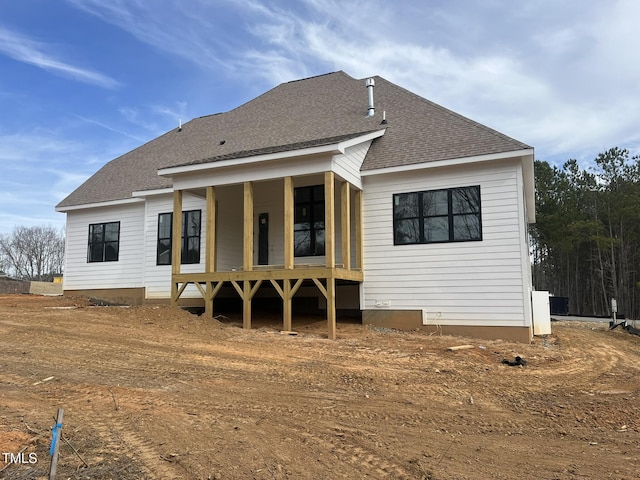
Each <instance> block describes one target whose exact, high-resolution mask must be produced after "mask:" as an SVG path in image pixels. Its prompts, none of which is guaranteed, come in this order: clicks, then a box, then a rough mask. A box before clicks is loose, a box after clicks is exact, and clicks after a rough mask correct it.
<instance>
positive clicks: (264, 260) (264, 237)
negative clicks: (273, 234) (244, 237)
mask: <svg viewBox="0 0 640 480" xmlns="http://www.w3.org/2000/svg"><path fill="white" fill-rule="evenodd" d="M258 265H269V214H268V213H261V214H260V215H259V216H258Z"/></svg>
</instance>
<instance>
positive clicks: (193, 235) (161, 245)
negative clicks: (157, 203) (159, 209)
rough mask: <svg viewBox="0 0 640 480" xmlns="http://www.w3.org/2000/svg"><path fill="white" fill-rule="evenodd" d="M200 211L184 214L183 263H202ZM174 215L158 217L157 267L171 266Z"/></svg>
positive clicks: (166, 214)
mask: <svg viewBox="0 0 640 480" xmlns="http://www.w3.org/2000/svg"><path fill="white" fill-rule="evenodd" d="M200 217H201V211H200V210H189V211H186V212H182V237H181V239H182V242H181V243H182V253H181V263H183V264H186V263H200ZM172 229H173V213H161V214H159V215H158V249H157V253H156V255H157V258H156V264H157V265H171V238H172Z"/></svg>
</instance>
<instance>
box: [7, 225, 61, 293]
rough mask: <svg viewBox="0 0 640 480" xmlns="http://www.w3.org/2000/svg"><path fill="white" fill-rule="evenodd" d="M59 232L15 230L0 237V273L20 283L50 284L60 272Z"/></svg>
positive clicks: (48, 228)
mask: <svg viewBox="0 0 640 480" xmlns="http://www.w3.org/2000/svg"><path fill="white" fill-rule="evenodd" d="M64 244H65V236H64V232H63V231H58V230H56V229H55V228H53V227H50V226H47V227H43V226H33V227H25V226H18V227H15V228H14V229H13V232H11V233H9V234H4V235H0V271H2V272H4V273H5V274H7V275H9V276H12V277H14V278H18V279H20V280H35V281H41V282H50V281H52V280H53V277H54V275H58V274H61V273H62V272H63V271H64Z"/></svg>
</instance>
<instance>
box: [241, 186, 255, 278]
mask: <svg viewBox="0 0 640 480" xmlns="http://www.w3.org/2000/svg"><path fill="white" fill-rule="evenodd" d="M243 243H244V253H243V261H242V264H243V269H244V271H250V270H253V184H252V183H251V182H244V242H243Z"/></svg>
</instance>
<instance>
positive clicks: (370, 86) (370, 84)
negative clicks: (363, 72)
mask: <svg viewBox="0 0 640 480" xmlns="http://www.w3.org/2000/svg"><path fill="white" fill-rule="evenodd" d="M366 85H367V93H368V94H369V110H367V117H373V115H374V114H375V113H376V107H374V106H373V87H375V85H376V82H374V81H373V78H367V83H366Z"/></svg>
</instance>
